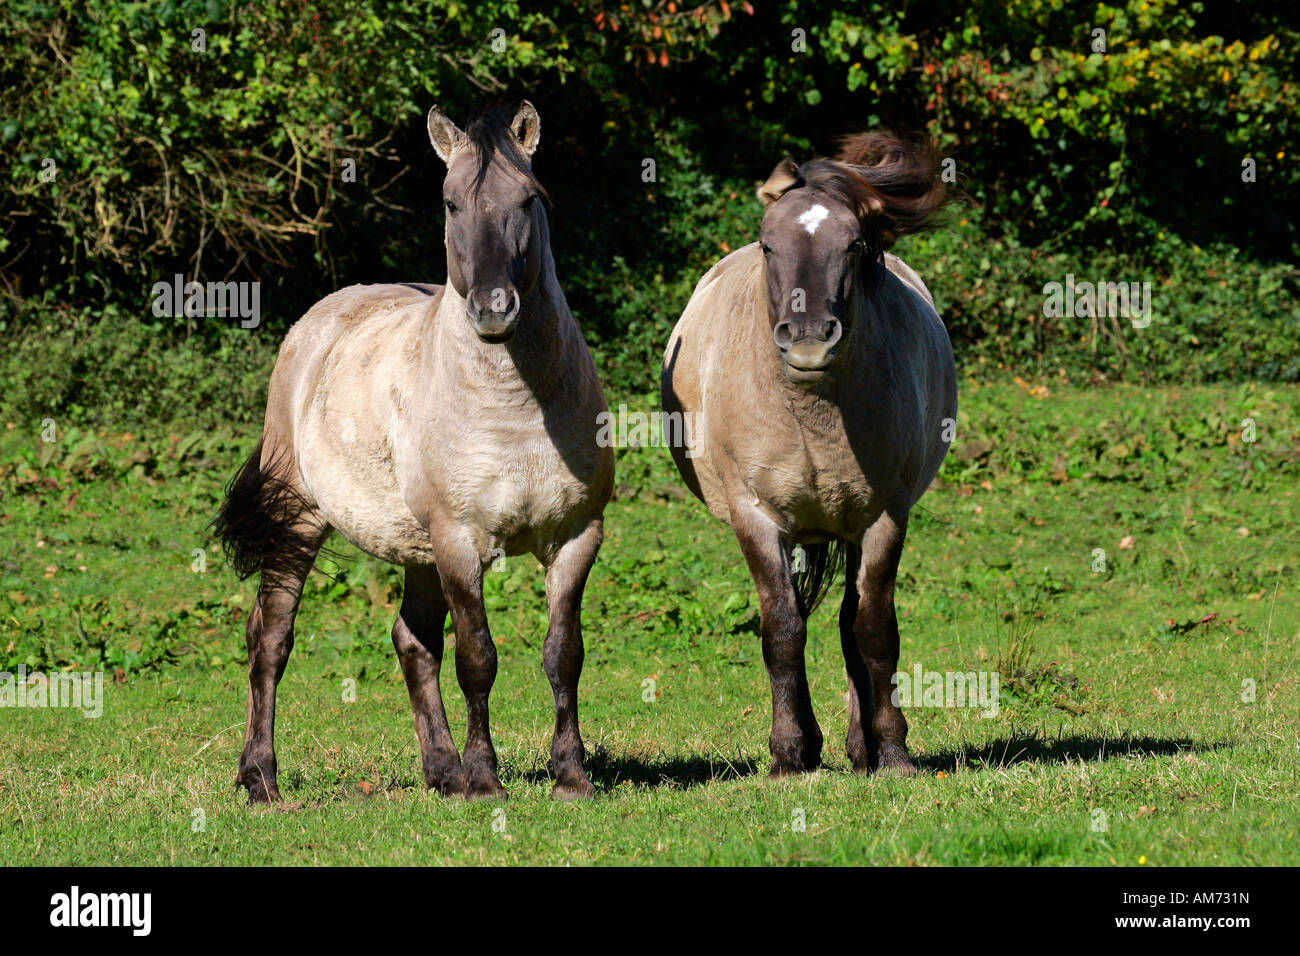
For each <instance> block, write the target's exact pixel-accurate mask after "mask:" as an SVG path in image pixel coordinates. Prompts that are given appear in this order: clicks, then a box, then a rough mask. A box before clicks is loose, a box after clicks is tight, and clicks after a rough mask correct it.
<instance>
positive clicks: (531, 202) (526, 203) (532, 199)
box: [524, 194, 537, 209]
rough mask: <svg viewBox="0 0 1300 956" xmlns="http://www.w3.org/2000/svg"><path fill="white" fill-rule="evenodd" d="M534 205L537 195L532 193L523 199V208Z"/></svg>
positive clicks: (530, 207)
mask: <svg viewBox="0 0 1300 956" xmlns="http://www.w3.org/2000/svg"><path fill="white" fill-rule="evenodd" d="M536 205H537V195H536V194H533V195H532V196H529V197H528V198H527V199H525V200H524V208H525V209H532V208H533V207H534V206H536Z"/></svg>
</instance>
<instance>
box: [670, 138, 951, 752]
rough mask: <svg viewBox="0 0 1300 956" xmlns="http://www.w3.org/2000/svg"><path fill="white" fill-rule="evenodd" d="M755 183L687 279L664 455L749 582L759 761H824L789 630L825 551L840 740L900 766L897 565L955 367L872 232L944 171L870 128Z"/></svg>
mask: <svg viewBox="0 0 1300 956" xmlns="http://www.w3.org/2000/svg"><path fill="white" fill-rule="evenodd" d="M758 198H759V199H760V200H761V202H762V203H763V205H764V207H765V209H764V214H763V220H762V226H761V229H760V232H759V240H758V241H757V242H754V243H750V244H749V245H746V246H744V247H742V248H740V249H737V250H736V251H735V252H732V253H731V254H730V255H728V256H726V257H725V258H724V259H722V260H720V261H719V262H717V263H716V264H715V265H714V266H713V267H712V268H711V269H710V270H709V271H708V272H707V273H706V274H705V275H704V276H703V278H701V279H700V281H699V284H698V285H697V286H696V288H695V291H694V293H693V294H692V296H691V298H690V301H689V302H688V303H687V306H686V309H685V311H684V312H683V313H682V316H681V318H680V320H679V321H678V323H677V325H676V328H675V329H674V330H673V333H672V336H671V338H670V339H669V342H668V345H667V348H666V350H665V353H664V363H663V368H662V371H661V379H660V387H661V401H662V405H663V410H664V413H665V415H666V416H667V419H668V420H672V421H674V422H680V423H681V424H682V428H681V429H680V434H681V439H682V440H679V441H675V442H670V445H671V452H672V456H673V460H674V462H675V463H676V465H677V469H678V471H679V472H680V474H681V477H682V479H683V481H684V482H685V484H686V486H687V487H688V488H689V489H690V490H691V492H692V493H693V494H694V495H695V496H696V497H698V498H699V499H700V500H701V501H703V502H704V504H705V505H706V506H707V507H708V510H709V511H710V513H712V514H713V515H714V516H715V517H717V518H719V519H721V520H722V521H724V522H726V523H727V524H728V525H730V526H731V529H732V531H733V532H734V533H735V535H736V538H737V540H738V541H739V543H740V549H741V552H742V553H743V555H744V558H745V561H746V564H747V565H748V568H749V572H750V574H751V576H752V577H753V580H754V584H755V587H756V590H757V592H758V599H759V608H760V616H761V634H762V647H763V661H764V664H765V665H766V667H767V671H768V676H769V682H770V684H771V693H772V730H771V735H770V737H769V740H768V744H769V749H770V751H771V756H772V764H771V775H772V776H774V777H780V776H784V775H787V774H793V773H798V772H802V771H807V770H811V769H814V768H816V767H818V766H819V765H820V762H821V750H822V734H821V730H820V728H819V727H818V725H817V720H816V717H815V716H814V714H813V708H812V701H811V697H810V694H809V688H808V678H807V674H806V671H805V666H804V648H805V644H806V641H807V618H808V615H809V614H810V613H811V612H812V610H813V609H814V608H815V607H816V606H817V604H818V602H819V601H820V600H821V598H822V597H823V596H824V595H825V593H826V591H827V589H828V588H829V587H830V585H831V583H832V581H833V578H834V576H835V575H836V574H837V573H838V570H839V568H840V567H844V568H846V569H847V570H846V573H845V582H844V598H843V601H842V603H841V605H840V613H839V630H840V643H841V649H842V651H843V654H844V661H845V665H846V669H847V671H848V681H849V693H848V699H849V730H848V738H847V752H848V756H849V759H850V760H851V761H852V765H853V768H854V770H855V771H856V772H859V773H871V772H875V771H877V770H884V771H889V772H897V773H899V774H902V775H910V774H912V773H914V772H915V767H914V765H913V764H912V760H911V757H910V755H909V753H908V750H907V743H906V738H907V721H906V719H905V718H904V717H903V714H902V712H901V710H900V709H899V707H898V704H897V702H896V700H895V699H894V698H893V697H892V690H893V686H892V678H893V676H894V674H895V673H896V671H897V667H898V652H899V635H898V619H897V616H896V614H895V611H894V581H895V577H896V575H897V572H898V564H899V557H900V555H901V554H902V551H903V541H904V537H905V535H906V533H907V521H908V514H909V512H910V511H911V509H912V506H913V505H915V504H916V502H917V500H918V499H919V498H920V497H921V496H922V494H924V492H925V491H926V489H927V488H928V487H929V485H930V483H931V481H933V479H934V477H935V475H936V474H937V473H938V470H939V466H940V464H941V463H942V461H943V459H944V456H945V455H946V454H947V450H948V445H949V443H950V442H951V440H952V437H953V431H954V428H955V421H956V416H957V387H956V369H955V363H954V359H953V351H952V345H951V343H950V341H949V338H948V333H947V331H946V329H945V328H944V326H943V323H942V322H941V320H940V318H939V314H938V312H937V310H936V309H935V305H934V300H933V298H932V297H931V295H930V292H929V290H928V289H927V288H926V286H925V283H924V282H922V281H921V278H920V276H918V275H917V273H916V272H915V271H913V270H912V269H911V268H909V267H908V266H907V265H906V264H905V263H904V262H903V261H902V260H900V259H898V258H897V257H895V256H894V255H892V254H890V253H889V252H888V251H887V250H888V249H889V248H890V247H891V246H892V245H893V243H894V242H895V240H896V239H898V238H899V237H900V236H903V235H906V234H908V233H913V232H918V231H920V230H922V229H924V228H926V227H927V226H928V225H929V224H930V223H931V220H932V217H933V216H934V214H935V213H936V212H938V210H939V209H940V207H941V206H942V205H943V204H944V202H945V201H946V192H945V187H944V186H943V183H942V182H940V181H939V179H938V177H937V176H936V166H935V156H934V154H933V150H932V148H931V147H930V146H929V145H928V144H926V143H923V142H920V141H909V140H904V139H901V138H897V137H893V136H891V135H889V134H885V133H881V132H870V133H860V134H857V135H853V136H848V137H844V138H843V139H842V140H841V141H840V149H839V151H838V153H837V154H836V156H835V157H834V158H833V159H831V158H817V159H812V160H809V161H807V162H805V163H803V164H797V163H796V162H795V161H794V160H793V159H790V158H787V159H785V160H783V161H782V162H780V163H779V164H778V165H777V166H776V168H775V169H774V170H773V171H772V174H771V175H770V176H769V177H768V179H767V181H766V182H764V183H763V185H762V186H760V187H759V189H758Z"/></svg>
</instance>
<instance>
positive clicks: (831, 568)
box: [793, 539, 845, 620]
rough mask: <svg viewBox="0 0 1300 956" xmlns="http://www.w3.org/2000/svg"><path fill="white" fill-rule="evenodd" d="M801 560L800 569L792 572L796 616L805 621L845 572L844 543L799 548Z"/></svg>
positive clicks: (827, 543) (819, 544) (837, 542)
mask: <svg viewBox="0 0 1300 956" xmlns="http://www.w3.org/2000/svg"><path fill="white" fill-rule="evenodd" d="M800 548H802V549H803V554H804V560H803V562H802V567H800V568H798V569H797V570H795V571H794V572H793V576H794V593H795V596H796V598H797V599H798V602H799V613H800V614H801V615H802V616H803V617H804V619H805V620H807V619H808V618H809V617H810V616H811V615H812V612H813V611H815V610H817V605H819V604H821V602H822V599H823V598H824V597H826V592H828V591H829V590H830V588H831V585H832V584H833V583H834V582H835V579H836V578H837V577H838V576H839V574H840V572H842V571H843V570H844V563H845V549H844V542H842V541H839V540H838V539H837V540H834V541H829V542H824V543H818V544H805V545H800Z"/></svg>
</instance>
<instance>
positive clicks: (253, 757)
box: [213, 436, 329, 803]
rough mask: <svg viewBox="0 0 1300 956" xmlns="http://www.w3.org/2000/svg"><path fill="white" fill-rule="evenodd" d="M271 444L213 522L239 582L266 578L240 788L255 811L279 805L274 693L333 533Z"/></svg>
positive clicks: (252, 659)
mask: <svg viewBox="0 0 1300 956" xmlns="http://www.w3.org/2000/svg"><path fill="white" fill-rule="evenodd" d="M276 447H277V446H276V445H274V444H268V442H267V440H266V438H265V436H264V437H263V440H262V441H259V442H258V444H257V448H256V449H255V450H254V452H253V454H252V455H251V456H250V457H249V459H248V460H247V461H246V462H245V463H244V465H243V467H242V468H241V469H240V471H239V473H238V474H237V475H236V476H235V478H234V480H233V481H231V483H230V485H229V487H228V488H227V491H226V499H225V502H224V503H223V504H222V507H221V510H220V512H219V513H218V515H217V518H216V520H215V521H214V522H213V530H214V531H215V532H216V534H217V536H218V537H219V538H220V539H221V542H222V544H223V546H224V548H225V550H226V554H227V555H228V557H229V558H230V563H231V564H232V565H233V566H234V568H235V570H236V572H237V573H238V574H239V576H240V577H241V578H244V577H248V576H250V575H251V574H253V573H254V572H258V571H260V572H261V578H260V582H259V584H258V589H257V600H256V602H255V603H254V605H253V610H252V611H251V612H250V613H249V615H248V624H247V627H246V639H247V642H248V722H247V727H246V730H245V734H244V748H243V752H242V753H241V755H240V758H239V774H238V776H237V777H236V778H235V783H236V786H244V787H247V788H248V799H249V802H250V803H267V802H270V801H272V800H278V799H279V798H280V793H279V789H278V787H277V786H276V769H277V768H276V760H275V691H276V687H277V685H278V684H279V682H280V678H281V677H282V676H283V674H284V668H285V664H286V663H287V661H288V659H289V652H290V651H291V650H292V649H293V622H294V617H295V615H296V614H297V612H298V602H299V600H300V599H301V597H302V588H303V583H304V582H305V581H306V579H307V575H308V573H309V572H310V571H311V567H312V564H313V563H314V562H315V560H316V555H317V553H318V552H319V551H320V547H321V545H322V544H323V543H324V541H325V538H326V536H327V535H328V534H329V528H328V526H327V525H326V524H325V522H324V520H323V519H322V518H321V517H320V515H319V514H317V513H316V512H315V511H314V509H313V508H312V506H311V504H310V503H309V502H308V501H307V500H306V498H305V497H304V496H303V494H302V492H301V491H300V490H299V489H298V488H297V487H296V485H295V484H294V483H293V482H292V481H291V480H288V479H286V478H284V477H282V476H283V475H284V474H285V472H286V470H287V469H285V468H284V466H283V463H282V461H280V460H279V458H277V454H276V453H275V452H274V451H272V452H270V453H269V454H268V453H267V451H265V450H264V449H274V448H276Z"/></svg>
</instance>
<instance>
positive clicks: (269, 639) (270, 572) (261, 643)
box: [235, 551, 315, 803]
mask: <svg viewBox="0 0 1300 956" xmlns="http://www.w3.org/2000/svg"><path fill="white" fill-rule="evenodd" d="M314 557H315V551H313V552H312V558H314ZM311 566H312V560H309V559H306V558H305V557H304V556H302V555H299V556H296V557H295V558H294V559H293V560H286V561H282V562H277V563H273V564H268V565H267V567H266V568H265V569H264V570H263V571H262V579H261V583H260V584H259V586H258V589H257V603H256V604H255V605H254V607H253V611H252V613H251V614H249V616H248V627H247V641H248V721H247V726H246V729H245V733H244V749H243V752H242V753H241V754H240V757H239V774H238V776H237V777H236V778H235V785H236V786H243V787H246V788H248V802H249V803H270V802H272V801H276V800H279V799H280V791H279V788H278V787H277V785H276V771H277V766H276V759H275V692H276V688H277V687H278V686H279V683H280V678H281V677H283V676H284V668H285V665H286V664H287V663H288V660H289V653H290V651H292V650H293V623H294V618H295V616H296V615H297V613H298V602H299V599H300V598H301V597H302V588H303V583H304V582H305V581H306V579H307V574H308V573H309V572H310V571H311Z"/></svg>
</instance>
